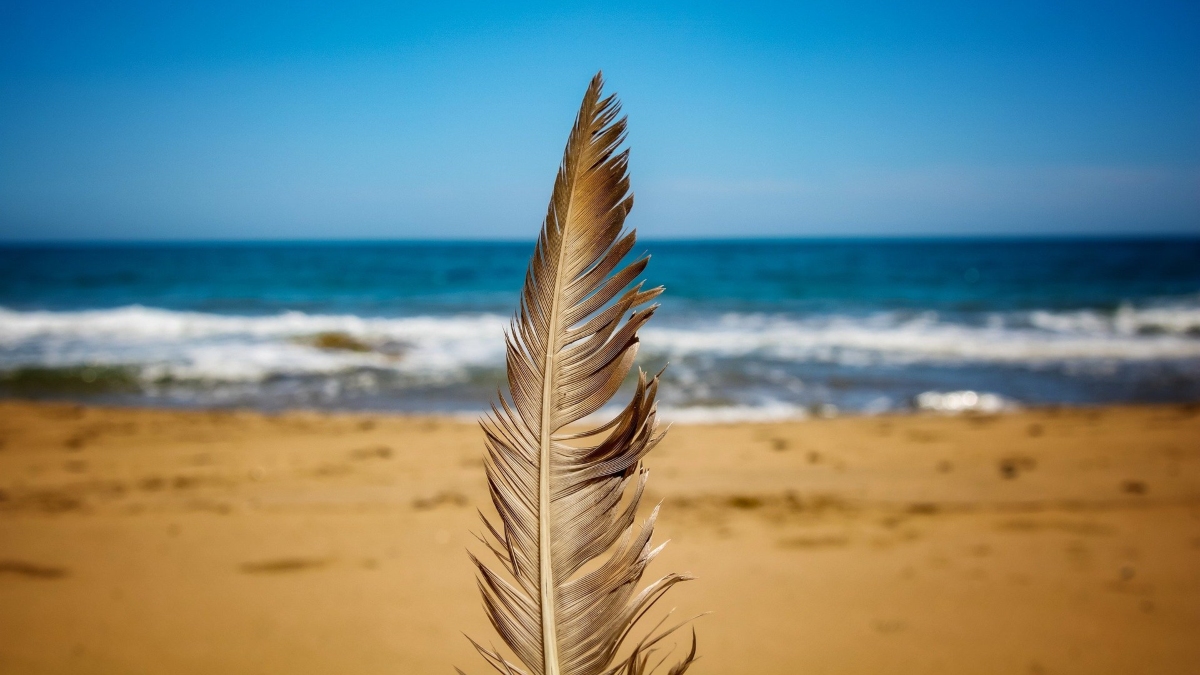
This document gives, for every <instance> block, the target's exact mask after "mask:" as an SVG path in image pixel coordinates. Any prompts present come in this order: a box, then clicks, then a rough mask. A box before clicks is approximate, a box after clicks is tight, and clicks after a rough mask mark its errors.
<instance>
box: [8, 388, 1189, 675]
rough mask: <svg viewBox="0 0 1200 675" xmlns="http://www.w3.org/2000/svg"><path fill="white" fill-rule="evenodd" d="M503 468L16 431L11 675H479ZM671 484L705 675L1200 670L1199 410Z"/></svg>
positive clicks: (194, 439) (54, 415) (1147, 413)
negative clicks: (478, 582) (490, 528)
mask: <svg viewBox="0 0 1200 675" xmlns="http://www.w3.org/2000/svg"><path fill="white" fill-rule="evenodd" d="M481 448H482V439H481V434H480V432H479V431H478V429H477V428H476V427H475V426H474V425H472V424H470V423H465V422H460V421H454V420H448V419H436V418H405V417H386V416H371V415H322V414H315V413H287V414H282V415H275V416H268V415H260V414H256V413H248V412H174V411H151V410H110V409H96V408H84V407H78V406H70V405H50V404H27V403H12V402H10V403H0V607H3V611H0V672H3V673H79V674H85V673H147V674H150V673H205V674H209V673H228V674H240V673H291V674H296V675H299V674H304V673H451V672H453V671H452V669H451V667H452V665H458V666H460V667H463V668H464V669H466V670H467V671H468V672H472V673H483V672H485V667H484V666H483V665H482V663H481V662H480V660H479V659H478V657H477V656H475V655H474V653H473V652H472V650H471V648H470V646H469V644H468V643H467V641H466V640H465V639H464V638H463V636H462V632H467V633H469V634H471V635H472V636H475V637H478V638H483V639H485V640H492V639H493V638H492V634H491V630H490V628H489V627H488V626H487V625H486V621H485V619H484V616H483V613H482V611H481V609H480V606H479V599H478V595H477V591H476V589H475V585H474V581H473V572H472V570H471V567H470V565H469V563H468V561H467V558H466V555H465V554H464V547H467V546H470V545H471V544H472V539H471V535H470V532H471V531H474V530H476V529H477V527H478V526H477V521H476V515H475V507H484V506H486V496H485V490H484V485H483V475H482V468H481V462H480V455H481ZM649 466H650V468H651V471H652V474H651V479H650V486H651V490H652V494H651V495H650V497H651V499H649V500H646V501H648V502H650V503H653V502H656V501H658V500H662V501H663V502H664V510H663V515H662V519H661V521H660V526H659V539H660V540H661V539H662V538H670V539H671V540H672V543H671V544H670V546H668V548H667V551H666V552H665V553H664V555H663V557H662V558H661V562H659V563H657V564H656V566H655V568H654V569H653V570H652V572H653V571H657V572H665V571H668V570H686V571H690V572H693V573H694V574H696V575H697V576H699V577H700V579H699V580H698V581H695V582H692V583H689V584H686V585H684V586H682V587H680V588H679V589H678V590H677V591H675V592H674V593H673V595H672V596H668V601H667V603H668V606H670V604H672V603H673V604H675V605H677V606H678V608H679V610H678V611H679V612H680V613H681V614H691V613H697V612H700V611H704V610H713V613H712V614H711V615H709V616H706V617H704V618H702V619H701V620H699V621H698V622H697V624H696V629H697V633H698V634H699V639H700V647H701V652H702V655H703V659H702V660H701V661H700V662H699V664H698V665H697V666H696V669H695V671H694V672H696V673H699V674H703V673H756V674H758V675H771V674H781V675H782V674H785V673H786V674H792V673H883V672H887V673H943V672H944V673H955V674H962V673H1025V674H1034V673H1194V672H1197V669H1198V668H1200V665H1198V664H1200V639H1197V636H1200V408H1197V407H1196V406H1191V407H1179V406H1174V407H1150V408H1109V409H1095V410H1067V409H1062V410H1040V411H1029V412H1022V413H1015V414H1008V415H1002V416H995V417H954V418H951V417H925V416H910V417H905V416H897V417H879V418H848V419H837V420H826V421H810V422H795V423H781V424H734V425H717V426H677V427H675V428H674V429H672V430H671V432H670V434H669V435H668V438H667V440H666V441H665V442H664V444H663V445H662V446H661V447H660V448H659V449H658V450H657V451H656V452H655V453H654V454H653V455H652V456H651V458H650V460H649ZM476 548H479V547H478V546H476ZM681 646H682V645H681Z"/></svg>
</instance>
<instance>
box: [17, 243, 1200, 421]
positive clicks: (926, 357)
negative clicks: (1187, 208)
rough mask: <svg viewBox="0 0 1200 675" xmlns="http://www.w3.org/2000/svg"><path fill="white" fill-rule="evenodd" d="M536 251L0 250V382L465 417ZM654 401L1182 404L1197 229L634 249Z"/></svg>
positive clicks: (729, 404)
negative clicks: (650, 300)
mask: <svg viewBox="0 0 1200 675" xmlns="http://www.w3.org/2000/svg"><path fill="white" fill-rule="evenodd" d="M531 248H532V244H531V243H436V242H353V243H328V242H319V243H318V242H312V243H232V244H129V245H125V244H122V245H116V244H104V245H99V244H97V245H20V246H17V245H7V246H3V247H0V396H4V397H10V398H11V397H19V398H35V399H65V400H75V401H82V402H91V403H101V404H113V405H150V406H168V407H178V406H182V407H250V408H257V409H263V410H279V409H284V408H295V407H301V408H320V409H351V410H390V411H407V412H443V413H462V414H475V413H477V412H478V411H481V410H484V409H485V408H486V406H487V403H488V400H489V399H490V398H491V397H493V396H494V395H495V392H496V389H497V387H499V386H501V385H502V383H503V381H504V363H503V358H504V348H503V347H504V343H503V340H502V334H503V331H504V329H505V327H506V326H507V325H508V322H509V320H510V317H511V315H512V313H513V310H514V309H515V307H516V303H517V298H518V293H519V290H520V287H521V283H522V281H523V278H524V271H525V267H526V264H527V263H528V259H529V254H530V252H531ZM637 251H638V252H647V253H650V254H651V255H652V260H651V262H650V265H649V268H648V269H647V271H646V274H645V278H646V280H647V281H648V282H649V283H650V284H651V285H658V284H662V285H664V286H666V293H665V294H664V295H663V296H662V300H661V302H662V307H661V309H660V310H659V313H658V315H657V316H656V317H655V318H654V319H653V320H652V321H651V322H650V324H649V325H648V326H647V327H646V328H645V329H643V331H642V350H641V354H640V357H639V360H640V362H641V365H642V366H643V367H644V368H646V369H647V370H653V371H657V370H658V369H659V368H662V367H663V366H664V365H665V366H667V369H666V372H665V374H664V381H663V385H662V388H661V390H660V391H661V401H662V402H661V404H660V405H661V408H662V410H663V413H664V416H665V417H668V418H672V419H678V420H685V421H723V420H742V419H749V420H755V419H763V420H766V419H780V418H791V417H802V416H806V415H820V416H828V415H835V414H843V413H859V414H875V413H882V412H889V411H909V410H920V409H933V410H946V411H958V410H972V409H973V410H984V411H991V410H1002V409H1005V408H1017V407H1023V406H1045V405H1093V404H1107V403H1147V402H1178V401H1198V400H1200V239H1029V240H1020V239H958V240H949V239H947V240H938V239H904V240H862V239H853V240H850V239H847V240H826V239H819V240H780V241H765V240H754V241H752V240H743V241H694V242H684V241H643V242H639V244H638V248H637Z"/></svg>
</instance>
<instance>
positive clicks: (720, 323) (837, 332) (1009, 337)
mask: <svg viewBox="0 0 1200 675" xmlns="http://www.w3.org/2000/svg"><path fill="white" fill-rule="evenodd" d="M507 326H508V318H507V317H503V316H500V315H496V314H463V315H453V316H414V317H400V318H364V317H359V316H353V315H311V314H305V313H302V312H285V313H281V314H277V315H272V316H229V315H217V314H206V313H200V312H176V311H170V310H165V309H155V308H148V307H141V306H129V307H121V308H116V309H105V310H88V311H77V312H49V311H34V312H20V311H13V310H7V309H0V368H6V369H7V368H13V367H21V366H45V367H61V366H76V365H115V366H127V367H133V368H135V369H138V370H139V372H141V374H142V376H143V377H144V378H146V379H148V380H157V379H161V378H169V379H178V380H206V381H225V382H253V381H261V380H264V379H267V378H270V377H273V376H297V375H306V374H312V375H326V374H330V373H338V372H344V371H354V370H360V369H379V370H387V371H393V372H395V373H399V374H401V375H404V376H406V377H412V378H417V379H418V380H420V381H422V382H431V383H439V382H455V381H462V380H463V379H464V378H466V377H468V376H469V373H470V371H471V370H472V369H477V368H482V369H499V368H502V367H503V365H504V356H505V352H504V341H503V338H502V335H503V331H504V329H505V328H506V327H507ZM1198 329H1200V307H1198V306H1196V304H1194V303H1192V304H1187V303H1180V304H1177V305H1174V306H1159V307H1149V308H1140V309H1139V308H1133V307H1123V308H1121V309H1119V310H1118V311H1116V312H1114V313H1110V314H1103V313H1099V312H1090V311H1078V312H1048V311H1035V312H1028V313H1012V314H1007V315H999V314H997V315H993V316H992V317H991V318H990V319H989V320H988V321H985V322H983V323H982V324H980V325H967V324H963V323H955V322H952V321H946V320H944V319H943V318H942V317H939V316H938V315H937V314H936V313H933V312H926V313H922V314H916V315H913V314H900V313H890V312H880V313H876V314H873V315H869V316H860V317H851V316H841V315H826V316H815V317H801V318H797V317H794V316H783V315H770V314H736V313H735V314H726V315H723V316H720V317H713V318H711V319H706V320H699V319H697V320H694V321H693V323H690V324H682V323H676V324H675V325H670V324H667V325H662V324H658V325H651V326H648V327H647V328H645V329H643V331H642V340H643V347H642V348H643V354H644V355H650V356H656V357H662V358H666V359H669V360H673V361H676V362H677V363H678V364H679V366H681V367H682V369H677V371H676V372H679V373H682V374H686V373H687V372H688V371H687V368H688V367H689V366H688V365H687V360H688V359H692V360H693V363H692V366H693V367H694V366H696V364H697V363H699V364H700V370H701V371H703V370H705V367H704V366H703V363H705V362H706V360H708V359H717V358H730V359H739V358H752V359H753V358H768V359H777V360H783V361H790V362H818V363H834V364H839V365H844V366H866V365H872V364H898V365H906V364H914V363H916V364H921V363H928V364H945V365H954V364H963V363H979V364H1006V365H1035V366H1036V365H1039V364H1047V363H1065V364H1068V365H1071V367H1075V365H1078V364H1087V363H1091V362H1101V363H1102V364H1103V367H1111V366H1112V365H1113V364H1119V363H1124V362H1137V361H1154V360H1169V359H1196V358H1200V339H1198V338H1197V337H1196V336H1195V335H1194V333H1195V332H1196V331H1197V330H1198ZM327 332H338V333H344V334H346V335H348V336H350V337H352V338H353V339H354V340H357V341H359V342H362V343H364V344H366V345H368V346H370V347H372V350H371V351H363V352H357V351H349V350H328V349H319V348H317V347H315V346H312V345H311V344H305V343H304V338H306V337H311V336H313V335H314V334H317V333H327ZM1072 364H1075V365H1072ZM1081 367H1082V366H1081ZM697 377H700V378H701V379H702V378H703V373H699V374H698V375H697ZM754 409H755V410H762V409H765V408H764V406H754ZM709 412H712V411H709ZM702 414H708V413H705V412H695V413H692V412H688V413H685V416H696V415H702ZM725 414H738V413H736V412H730V413H720V414H718V415H717V416H718V417H720V415H725ZM755 414H758V413H755ZM764 414H766V413H764ZM771 414H774V413H771ZM780 414H783V413H780ZM787 414H791V413H787Z"/></svg>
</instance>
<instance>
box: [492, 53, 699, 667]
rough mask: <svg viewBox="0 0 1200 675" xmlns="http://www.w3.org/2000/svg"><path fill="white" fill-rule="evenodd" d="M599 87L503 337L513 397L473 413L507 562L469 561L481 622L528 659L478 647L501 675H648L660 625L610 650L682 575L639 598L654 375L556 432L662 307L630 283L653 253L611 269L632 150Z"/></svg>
mask: <svg viewBox="0 0 1200 675" xmlns="http://www.w3.org/2000/svg"><path fill="white" fill-rule="evenodd" d="M602 86H603V80H602V79H601V76H600V75H599V74H597V75H596V77H595V78H593V79H592V82H591V85H590V86H589V87H588V90H587V93H586V94H585V95H584V98H583V104H582V105H581V107H580V109H579V116H578V117H577V118H576V120H575V125H574V127H573V128H572V129H571V134H570V136H569V137H568V140H567V147H566V151H565V153H564V156H563V161H562V164H561V166H560V167H559V170H558V176H557V178H556V179H555V182H554V192H553V194H552V196H551V198H550V206H549V209H548V211H547V214H546V220H545V222H544V224H543V227H542V231H541V235H540V236H539V237H538V241H537V246H536V247H535V248H534V252H533V257H532V259H531V261H530V264H529V270H528V272H527V273H526V276H525V286H524V289H523V290H522V293H521V304H520V309H519V310H518V312H517V315H516V317H514V320H513V324H512V327H511V330H510V331H509V332H508V334H507V335H506V341H507V354H508V359H507V360H508V389H509V392H508V396H507V397H505V396H504V395H501V396H500V397H499V401H498V404H495V405H493V406H492V414H491V415H490V416H489V417H488V418H487V419H485V420H484V421H483V423H482V425H483V429H484V432H485V434H486V438H487V457H486V460H485V466H486V470H487V478H488V486H489V488H490V491H491V497H492V502H493V504H494V505H495V507H496V511H497V512H498V513H499V516H500V525H499V526H498V527H497V526H494V525H493V524H492V523H490V522H487V533H488V535H490V539H488V538H486V537H485V538H484V539H485V543H486V545H487V547H488V549H489V550H490V551H491V552H492V553H493V554H494V555H495V556H496V559H497V560H498V561H499V562H500V565H501V568H500V569H502V570H503V572H504V574H503V575H502V574H499V573H497V572H496V571H493V570H492V569H491V568H489V567H488V566H487V565H485V564H484V563H482V562H481V561H479V560H478V559H476V558H474V557H472V560H473V561H474V562H475V564H476V566H477V567H478V569H479V573H480V579H479V588H480V592H481V593H482V594H483V602H484V608H485V610H486V612H487V615H488V618H489V619H490V620H491V622H492V625H493V627H495V629H496V632H497V633H498V634H499V635H500V638H501V639H502V640H503V641H504V643H505V644H506V645H508V647H509V648H510V649H511V650H512V653H513V654H514V655H515V656H516V659H517V660H518V661H520V664H523V666H522V665H519V664H516V663H512V662H510V661H509V660H508V659H506V658H505V657H504V656H503V655H502V654H501V653H500V652H499V651H497V650H495V649H489V648H485V647H483V646H482V645H480V644H478V643H475V642H474V641H472V644H474V645H475V647H476V648H477V649H478V650H479V652H480V654H482V655H483V657H484V658H485V659H486V660H487V662H488V663H489V664H490V665H491V666H492V667H493V668H495V669H496V670H497V671H498V672H501V673H505V674H506V675H511V674H515V673H522V674H524V675H602V674H604V673H629V675H633V674H634V673H645V672H648V671H647V670H646V668H647V664H648V663H649V660H648V657H649V652H650V651H652V646H653V645H654V644H656V643H657V642H658V641H659V640H661V639H662V637H663V636H664V635H665V633H659V634H657V635H653V634H652V635H650V636H648V637H647V638H646V639H645V640H643V641H642V642H640V643H639V644H638V645H635V646H634V647H633V651H632V653H631V654H630V655H629V656H628V657H623V658H621V659H618V657H617V653H618V651H619V650H620V648H621V645H622V643H623V642H624V640H625V638H626V637H627V636H628V635H629V632H630V630H631V629H632V627H633V625H634V624H635V623H636V622H637V621H638V619H640V618H641V617H642V616H643V615H644V614H645V613H646V611H647V610H648V609H649V608H650V607H651V606H652V605H653V604H654V603H655V602H657V601H658V599H659V598H661V597H662V595H663V594H664V593H666V592H667V590H669V589H670V588H671V587H672V586H674V585H675V584H676V583H679V582H680V581H685V580H687V579H688V578H689V577H687V576H685V575H680V574H670V575H667V576H666V577H663V578H662V579H659V580H658V581H656V582H654V583H653V584H651V585H650V586H649V587H647V588H646V589H644V590H642V591H641V592H640V593H637V594H636V595H635V591H636V587H637V584H638V582H639V581H640V580H641V577H642V573H643V571H644V570H645V568H646V565H647V564H649V563H650V561H651V560H653V559H654V557H655V556H656V555H657V554H658V552H659V551H660V550H661V546H660V547H659V548H652V547H651V545H650V537H651V534H652V532H653V529H654V521H655V518H656V517H657V514H658V509H655V510H654V513H653V514H652V515H651V516H650V518H649V519H648V520H647V522H646V523H644V524H642V525H641V526H640V527H639V526H637V525H636V523H635V520H636V518H635V515H636V510H637V507H638V502H639V500H640V498H641V495H642V491H643V490H644V488H645V485H646V476H647V473H646V470H645V468H644V467H643V466H642V462H641V460H642V458H643V457H644V456H645V455H646V453H647V452H649V451H650V450H651V449H652V448H653V447H654V446H655V445H656V444H657V443H658V442H659V440H661V438H662V434H660V433H658V431H657V428H658V425H657V419H656V403H655V394H656V392H657V390H658V376H657V375H656V376H654V377H650V378H647V376H646V374H645V373H642V372H641V371H639V373H638V380H637V386H636V389H635V391H634V395H633V398H632V400H631V401H630V402H629V404H628V405H626V406H625V408H624V409H623V410H622V411H621V412H620V413H618V414H617V415H616V417H614V418H613V419H612V420H610V421H609V422H607V423H605V424H601V425H598V426H597V427H595V428H592V429H587V430H584V431H582V432H578V433H564V432H563V429H564V428H565V427H567V426H568V425H571V424H573V423H576V422H579V421H581V420H582V419H583V418H585V417H587V416H588V415H591V414H592V413H595V412H596V411H597V410H599V409H600V408H601V407H603V406H604V404H605V403H607V402H608V401H609V400H611V399H612V397H613V396H614V395H615V394H616V392H617V390H618V388H619V387H620V386H621V384H622V383H623V382H624V381H625V379H626V376H627V375H628V374H629V371H630V370H631V368H632V367H633V362H634V357H635V356H636V355H637V349H638V337H637V330H638V328H640V327H641V326H642V325H643V324H644V323H645V322H646V321H647V320H649V319H650V317H651V316H652V315H653V314H654V310H655V309H656V307H657V305H651V306H649V307H646V306H645V305H646V304H647V303H649V302H650V301H652V300H653V299H654V298H655V297H657V296H658V295H659V294H660V293H661V292H662V288H653V289H650V290H642V286H641V284H640V283H639V284H637V285H635V286H632V287H631V286H630V285H631V284H632V283H633V282H634V280H635V279H636V278H637V276H638V275H639V274H641V273H642V271H643V270H644V269H645V267H646V263H647V261H648V258H645V257H643V258H639V259H637V260H635V261H634V262H632V263H630V264H628V265H626V266H624V267H621V263H622V261H623V260H624V259H625V258H626V256H627V255H628V254H629V253H630V251H631V250H632V249H633V246H634V243H635V236H634V233H633V232H629V233H624V234H623V232H622V228H623V227H624V222H625V216H626V215H628V213H629V210H630V209H631V208H632V206H633V196H632V195H630V194H629V177H628V174H627V165H628V151H627V150H625V151H620V152H618V147H619V146H620V145H621V143H622V142H623V141H624V140H625V119H624V118H620V119H618V115H619V112H620V105H619V104H618V103H617V101H616V99H615V98H614V97H612V96H610V97H607V98H601V88H602ZM569 441H576V442H577V443H574V444H572V443H570V442H569ZM589 442H590V444H589ZM631 484H632V486H633V490H632V492H630V491H629V489H628V488H629V487H630V486H631ZM485 520H486V519H485ZM592 561H596V563H597V564H595V565H592V566H591V571H589V572H587V573H585V574H582V575H580V574H578V573H579V572H580V570H581V569H583V568H584V566H585V565H587V564H588V563H589V562H592ZM673 630H674V629H671V631H673ZM671 631H666V633H669V632H671ZM652 633H653V631H652ZM694 657H695V645H694V638H693V649H692V653H691V654H690V655H689V656H687V657H686V658H685V659H684V660H683V661H682V662H680V663H679V664H678V665H677V666H675V668H673V669H672V671H671V672H672V673H673V674H675V675H679V674H680V673H682V672H683V671H684V670H686V668H687V667H688V665H689V664H690V663H691V661H692V660H694Z"/></svg>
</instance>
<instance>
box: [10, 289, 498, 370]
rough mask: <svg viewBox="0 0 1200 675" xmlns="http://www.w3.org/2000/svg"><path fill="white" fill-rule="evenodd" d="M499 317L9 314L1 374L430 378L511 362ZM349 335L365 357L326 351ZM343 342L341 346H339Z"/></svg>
mask: <svg viewBox="0 0 1200 675" xmlns="http://www.w3.org/2000/svg"><path fill="white" fill-rule="evenodd" d="M507 325H508V320H507V319H505V318H503V317H500V316H498V315H492V314H479V315H472V316H460V317H448V318H443V317H430V316H417V317H404V318H363V317H358V316H353V315H340V316H338V315H309V314H304V313H302V312H286V313H283V314H278V315H273V316H227V315H217V314H204V313H198V312H176V311H171V310H164V309H155V308H148V307H141V306H130V307H121V308H117V309H111V310H88V311H79V312H46V311H37V312H15V311H11V310H5V309H0V366H4V367H7V368H13V367H19V366H45V367H67V366H73V365H108V366H117V365H120V366H133V367H139V368H141V369H142V370H141V373H142V376H143V377H144V378H145V379H148V380H159V379H164V378H165V379H178V380H189V379H196V380H215V381H260V380H263V379H266V378H269V377H272V376H289V375H293V376H294V375H309V374H313V375H320V374H332V373H338V372H344V371H351V370H356V369H378V370H389V371H395V372H398V373H406V374H409V375H413V376H425V377H426V378H428V379H438V378H441V379H445V378H454V377H458V376H462V374H463V373H464V372H465V371H466V370H467V369H470V368H472V367H490V366H494V365H495V364H498V363H502V359H503V357H504V345H503V341H502V340H501V336H502V334H503V330H504V327H505V326H507ZM328 336H346V339H347V340H348V341H349V343H350V344H351V345H362V347H363V348H362V349H339V348H328V347H323V346H322V345H323V344H324V343H327V342H329V341H328V340H326V341H324V342H323V341H322V340H320V339H314V338H320V337H328ZM334 344H336V342H335V343H334Z"/></svg>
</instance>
